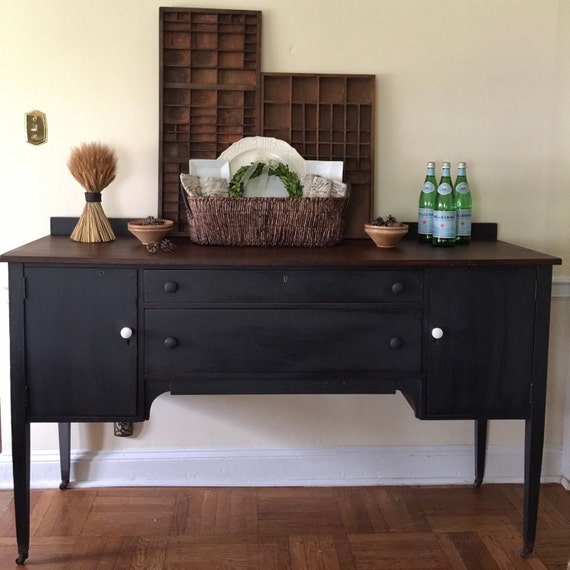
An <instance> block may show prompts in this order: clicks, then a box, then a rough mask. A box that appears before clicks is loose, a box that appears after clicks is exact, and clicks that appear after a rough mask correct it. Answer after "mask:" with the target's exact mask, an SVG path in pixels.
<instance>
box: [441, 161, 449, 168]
mask: <svg viewBox="0 0 570 570" xmlns="http://www.w3.org/2000/svg"><path fill="white" fill-rule="evenodd" d="M441 167H442V168H451V162H442V163H441Z"/></svg>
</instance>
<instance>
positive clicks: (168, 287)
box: [164, 281, 178, 293]
mask: <svg viewBox="0 0 570 570" xmlns="http://www.w3.org/2000/svg"><path fill="white" fill-rule="evenodd" d="M164 291H165V293H176V291H178V283H176V281H167V282H166V283H165V284H164Z"/></svg>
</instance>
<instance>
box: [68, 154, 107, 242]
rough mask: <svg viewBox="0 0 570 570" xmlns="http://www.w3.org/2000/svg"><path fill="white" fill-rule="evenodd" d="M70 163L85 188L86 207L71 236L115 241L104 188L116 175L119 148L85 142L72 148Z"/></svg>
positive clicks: (90, 240)
mask: <svg viewBox="0 0 570 570" xmlns="http://www.w3.org/2000/svg"><path fill="white" fill-rule="evenodd" d="M67 167H68V168H69V171H70V172H71V174H72V175H73V177H74V178H75V180H77V181H78V182H79V184H81V186H83V188H84V189H85V208H84V209H83V213H82V214H81V217H80V218H79V221H78V222H77V225H76V226H75V229H74V230H73V233H72V234H71V239H72V240H74V241H81V242H87V243H93V242H101V241H113V240H114V239H115V234H114V233H113V230H112V229H111V224H110V223H109V220H108V219H107V216H105V212H104V211H103V206H102V205H101V192H102V191H103V190H104V189H105V188H107V186H109V184H111V182H112V181H113V180H114V179H115V175H116V172H117V157H116V155H115V152H114V151H113V149H112V148H110V147H108V146H106V145H103V144H101V143H82V144H81V145H80V146H78V147H76V148H73V149H72V150H71V154H70V155H69V160H68V161H67Z"/></svg>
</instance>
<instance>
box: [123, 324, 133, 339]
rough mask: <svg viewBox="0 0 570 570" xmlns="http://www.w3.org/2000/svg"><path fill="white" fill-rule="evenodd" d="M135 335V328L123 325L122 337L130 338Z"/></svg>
mask: <svg viewBox="0 0 570 570" xmlns="http://www.w3.org/2000/svg"><path fill="white" fill-rule="evenodd" d="M132 336H133V329H132V328H130V327H123V328H122V329H121V338H124V339H125V340H129V339H130V338H131V337H132Z"/></svg>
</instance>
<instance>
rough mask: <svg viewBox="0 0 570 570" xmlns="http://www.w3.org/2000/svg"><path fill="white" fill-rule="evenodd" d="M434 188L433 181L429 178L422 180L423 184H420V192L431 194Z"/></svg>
mask: <svg viewBox="0 0 570 570" xmlns="http://www.w3.org/2000/svg"><path fill="white" fill-rule="evenodd" d="M434 190H435V184H434V183H433V182H430V181H429V180H428V181H427V182H424V185H423V186H422V192H423V193H424V194H431V193H432V192H433V191H434Z"/></svg>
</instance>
